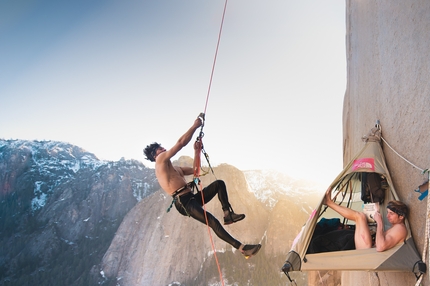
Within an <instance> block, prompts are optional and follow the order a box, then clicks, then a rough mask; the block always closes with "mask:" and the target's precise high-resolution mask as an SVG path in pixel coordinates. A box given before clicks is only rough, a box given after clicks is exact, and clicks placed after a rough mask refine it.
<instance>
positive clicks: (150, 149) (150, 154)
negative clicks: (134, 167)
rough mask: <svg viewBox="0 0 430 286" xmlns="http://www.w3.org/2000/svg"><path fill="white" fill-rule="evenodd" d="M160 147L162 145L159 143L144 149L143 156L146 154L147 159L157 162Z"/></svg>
mask: <svg viewBox="0 0 430 286" xmlns="http://www.w3.org/2000/svg"><path fill="white" fill-rule="evenodd" d="M159 147H161V144H160V143H157V142H154V143H152V144H150V145H147V146H146V148H145V149H143V154H145V156H146V158H145V159H146V160H149V161H151V162H155V153H156V151H157V149H158V148H159Z"/></svg>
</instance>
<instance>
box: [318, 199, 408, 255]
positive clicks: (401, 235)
mask: <svg viewBox="0 0 430 286" xmlns="http://www.w3.org/2000/svg"><path fill="white" fill-rule="evenodd" d="M330 194H331V192H330V191H327V192H326V195H325V204H327V206H328V207H330V208H332V209H333V210H335V211H336V212H338V213H339V214H340V215H341V216H343V217H345V218H346V219H349V220H353V221H355V235H354V242H355V248H356V249H365V248H371V247H372V237H371V235H370V230H369V226H368V223H367V217H366V215H365V214H364V213H362V212H358V211H355V210H352V209H349V208H346V207H344V206H340V205H338V204H336V203H335V202H333V200H332V199H331V197H330ZM407 215H408V207H407V206H406V205H405V204H404V203H402V202H400V201H390V202H389V203H388V205H387V219H388V222H389V223H390V224H391V225H392V226H391V228H390V229H388V230H386V231H384V223H383V222H382V216H381V214H380V213H379V212H376V213H375V215H374V217H373V219H374V220H375V221H376V225H377V227H376V238H375V247H376V250H377V251H385V250H388V249H390V248H393V247H394V246H396V245H397V244H398V243H400V242H402V241H404V240H405V239H406V236H407V234H408V231H407V230H406V226H405V218H406V216H407Z"/></svg>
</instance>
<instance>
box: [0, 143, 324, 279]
mask: <svg viewBox="0 0 430 286" xmlns="http://www.w3.org/2000/svg"><path fill="white" fill-rule="evenodd" d="M176 163H177V164H184V165H187V164H191V163H192V159H191V158H188V157H181V158H180V159H179V160H178V162H176ZM214 173H215V174H216V177H217V178H218V179H222V180H224V181H225V182H226V184H227V187H228V190H229V199H230V201H231V204H232V206H233V208H234V210H235V211H236V212H238V213H245V214H246V218H245V220H243V221H241V222H240V223H235V224H233V225H230V226H227V227H226V228H227V230H228V231H229V232H230V233H231V234H232V235H233V236H235V237H236V238H238V239H239V240H241V241H242V242H244V243H256V242H260V243H262V245H263V248H262V250H261V251H260V253H259V255H257V256H256V257H253V258H251V259H250V260H245V259H244V258H243V256H242V255H241V254H240V253H238V252H237V251H235V250H234V249H232V248H231V246H229V245H226V243H225V242H223V241H222V240H220V239H218V237H216V236H215V234H213V232H211V236H212V239H213V241H214V247H215V250H216V253H217V258H218V260H219V264H220V267H221V269H222V273H223V279H224V281H225V282H226V283H230V284H234V283H238V284H240V285H242V284H244V283H248V282H249V283H251V284H252V285H265V284H267V283H269V284H268V285H284V284H285V283H286V277H285V276H283V274H282V275H281V274H280V266H281V265H282V263H283V260H284V258H285V256H286V254H287V252H288V251H289V249H290V246H291V242H292V240H293V239H294V237H295V236H296V235H297V233H298V232H299V230H300V228H301V226H302V224H303V222H304V221H305V220H306V219H307V217H308V215H309V212H310V209H311V208H312V207H313V206H315V205H316V203H317V201H318V199H319V197H320V196H318V195H317V196H316V195H315V194H316V193H317V191H316V189H317V188H316V187H315V186H311V187H309V188H308V187H306V186H308V185H307V184H308V183H301V182H297V181H295V180H294V179H292V178H289V177H287V176H284V175H279V174H276V173H274V172H262V171H247V172H242V171H240V170H238V169H236V168H234V167H233V166H230V165H227V164H222V165H220V166H218V167H215V168H214ZM215 179H216V178H215V176H214V175H213V174H211V173H210V174H208V175H206V176H204V177H202V185H203V186H205V185H208V184H209V183H210V182H212V181H213V180H215ZM0 186H1V187H0V194H1V195H0V200H1V201H0V203H1V208H0V218H1V220H0V221H1V223H0V240H1V241H0V242H1V243H2V245H3V246H5V247H2V248H1V250H0V284H2V285H30V284H31V285H58V284H59V283H60V284H61V285H96V284H101V285H169V284H172V285H210V284H216V283H219V282H220V276H219V274H218V270H217V265H216V264H215V259H214V253H213V250H212V246H211V242H210V236H209V232H208V229H207V227H206V225H204V224H201V223H199V222H197V221H195V220H193V219H191V218H188V217H184V216H182V215H180V214H179V213H178V212H177V211H176V209H174V208H173V209H172V210H171V211H170V212H169V213H167V212H166V209H167V208H168V207H169V205H170V203H171V198H169V197H167V196H166V195H165V193H164V192H163V191H161V190H160V187H159V185H158V183H157V181H156V178H155V175H154V170H153V169H149V168H146V167H145V166H143V165H142V163H140V162H137V161H130V160H120V161H119V162H105V161H100V160H98V159H97V158H96V157H95V156H94V155H93V154H91V153H88V152H86V151H85V150H82V149H81V148H79V147H76V146H72V145H70V144H66V143H62V142H51V141H43V142H38V141H20V140H0ZM207 210H208V211H209V212H211V213H213V214H214V215H215V216H216V217H218V218H222V211H221V206H220V203H219V202H218V200H217V199H216V198H214V199H213V201H211V202H209V203H208V204H207ZM297 279H298V281H299V282H300V281H302V282H303V283H305V282H304V281H305V280H306V277H305V276H304V275H300V276H299V277H297Z"/></svg>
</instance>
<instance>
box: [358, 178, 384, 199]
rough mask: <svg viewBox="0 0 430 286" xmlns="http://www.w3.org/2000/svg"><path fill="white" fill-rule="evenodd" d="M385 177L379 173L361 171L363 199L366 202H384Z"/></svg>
mask: <svg viewBox="0 0 430 286" xmlns="http://www.w3.org/2000/svg"><path fill="white" fill-rule="evenodd" d="M384 182H385V178H383V177H382V176H381V175H379V174H378V173H367V172H363V173H361V200H362V201H363V202H365V203H383V202H384V198H385V188H384V186H386V183H384Z"/></svg>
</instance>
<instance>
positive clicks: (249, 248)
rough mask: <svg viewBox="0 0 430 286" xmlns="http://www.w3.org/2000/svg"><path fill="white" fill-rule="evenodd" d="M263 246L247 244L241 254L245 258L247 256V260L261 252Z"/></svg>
mask: <svg viewBox="0 0 430 286" xmlns="http://www.w3.org/2000/svg"><path fill="white" fill-rule="evenodd" d="M260 248H261V244H246V245H245V246H244V247H243V248H242V250H241V252H242V254H243V256H245V258H246V259H248V258H250V257H251V256H253V255H256V254H257V252H258V251H259V250H260Z"/></svg>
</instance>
